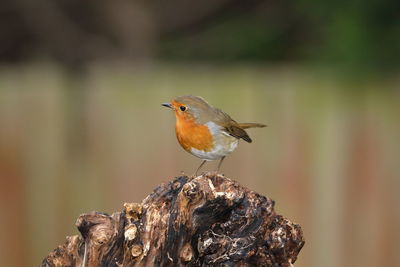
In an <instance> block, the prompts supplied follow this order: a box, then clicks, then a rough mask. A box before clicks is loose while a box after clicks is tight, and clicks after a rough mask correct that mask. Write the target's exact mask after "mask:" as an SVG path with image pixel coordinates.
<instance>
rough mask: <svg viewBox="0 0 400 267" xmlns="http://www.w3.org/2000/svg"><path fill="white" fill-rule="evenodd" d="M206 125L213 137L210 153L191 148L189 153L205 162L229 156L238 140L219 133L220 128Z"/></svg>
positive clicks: (209, 123) (208, 123) (210, 123)
mask: <svg viewBox="0 0 400 267" xmlns="http://www.w3.org/2000/svg"><path fill="white" fill-rule="evenodd" d="M206 125H207V126H208V128H209V129H210V131H211V134H212V135H213V138H214V140H213V142H214V148H213V149H212V150H211V151H203V150H198V149H195V148H192V149H191V151H190V152H191V153H192V154H193V155H195V156H196V157H199V158H201V159H205V160H217V159H220V158H222V157H224V156H226V155H228V154H230V153H231V152H232V151H234V150H235V149H236V147H237V145H238V143H239V139H237V138H236V137H233V136H231V135H229V134H228V133H225V132H223V131H221V130H220V126H218V125H217V124H215V123H213V122H207V123H206Z"/></svg>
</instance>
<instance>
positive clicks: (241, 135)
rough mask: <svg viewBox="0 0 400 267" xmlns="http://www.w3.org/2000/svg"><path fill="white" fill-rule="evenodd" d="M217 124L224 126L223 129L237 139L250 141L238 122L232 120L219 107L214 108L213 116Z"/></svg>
mask: <svg viewBox="0 0 400 267" xmlns="http://www.w3.org/2000/svg"><path fill="white" fill-rule="evenodd" d="M213 119H214V120H215V121H216V122H217V123H218V124H219V125H221V126H222V127H224V129H225V131H226V132H227V133H228V134H229V135H231V136H233V137H236V138H238V139H243V140H244V141H246V142H249V143H251V142H252V140H251V138H250V136H249V135H248V134H247V133H246V131H245V130H243V129H242V128H241V127H240V125H239V123H237V122H236V121H235V120H233V119H232V118H231V117H230V116H229V115H228V114H226V113H225V112H223V111H222V110H220V109H215V113H214V118H213Z"/></svg>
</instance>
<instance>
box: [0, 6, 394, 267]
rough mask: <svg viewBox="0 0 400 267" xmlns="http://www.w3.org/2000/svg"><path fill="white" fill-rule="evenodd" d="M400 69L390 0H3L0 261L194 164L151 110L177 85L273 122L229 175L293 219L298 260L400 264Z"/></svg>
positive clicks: (26, 261)
mask: <svg viewBox="0 0 400 267" xmlns="http://www.w3.org/2000/svg"><path fill="white" fill-rule="evenodd" d="M399 66H400V2H399V1H394V0H384V1H378V0H369V1H335V2H329V1H305V0H301V1H287V0H286V1H259V0H250V1H238V0H213V1H211V0H206V1H198V2H190V1H184V0H170V1H167V2H166V1H157V0H151V1H122V0H115V1H105V0H102V1H93V0H91V1H84V2H82V1H77V0H68V1H67V0H58V1H50V0H38V1H34V2H33V1H28V0H15V1H11V0H6V1H3V2H2V4H1V5H0V208H1V214H2V219H1V220H0V236H1V238H0V266H33V265H38V264H39V263H40V262H41V260H42V259H43V258H44V257H45V256H46V255H47V254H48V253H49V252H50V251H51V250H53V249H54V248H55V247H56V246H57V245H59V244H61V243H63V242H64V240H65V236H67V235H73V234H78V232H77V230H76V229H75V227H74V222H75V220H76V218H77V217H78V216H79V214H81V213H85V212H89V211H92V210H96V211H103V212H108V213H112V212H114V211H119V210H121V209H122V204H123V203H124V202H140V201H141V200H142V199H143V198H144V197H146V195H147V194H149V193H150V192H151V191H152V189H153V188H155V187H156V186H157V185H158V184H160V183H161V182H166V181H169V180H171V179H172V178H173V177H175V176H178V175H180V174H181V173H182V172H184V173H186V174H192V173H193V172H194V170H195V169H196V168H197V167H198V164H200V159H197V158H195V157H193V156H191V155H189V154H188V153H186V152H185V151H184V150H183V149H181V148H180V146H179V144H178V143H177V141H176V138H175V134H174V116H173V114H172V113H171V112H170V111H169V110H167V109H165V108H163V107H161V106H160V103H163V102H166V101H169V100H171V99H172V98H174V97H176V96H179V95H183V94H193V95H200V96H203V97H204V98H205V99H207V100H208V101H209V102H210V103H211V104H212V105H215V106H217V107H219V108H221V109H223V110H224V111H226V112H227V113H229V114H230V115H231V116H232V117H233V118H234V119H236V120H237V121H241V122H261V123H266V124H268V126H269V127H267V128H264V129H254V130H253V129H252V130H249V134H250V136H251V137H252V138H253V140H254V142H253V143H252V144H247V143H241V144H240V145H239V148H238V149H237V150H236V151H235V152H234V153H233V154H231V155H230V156H229V157H228V158H227V159H226V160H225V162H224V164H223V166H222V172H223V173H225V174H226V175H227V176H228V177H231V178H233V179H235V180H238V181H239V182H240V183H242V184H243V185H245V186H247V187H249V188H251V189H254V190H256V191H257V192H259V193H261V194H263V195H267V196H269V197H271V198H273V199H274V200H275V201H276V203H277V204H276V210H277V212H278V213H281V214H284V215H285V216H286V217H288V218H290V219H291V220H293V221H295V222H297V223H299V224H300V225H301V226H302V228H303V231H304V236H305V240H306V244H305V246H304V248H303V250H302V251H301V253H300V255H299V259H298V261H297V262H296V264H295V266H298V267H310V266H311V267H320V266H326V267H339V266H340V267H347V266H348V267H350V266H351V267H352V266H363V267H373V266H395V265H396V263H398V262H399V261H400V254H399V253H398V251H399V250H400V245H399V241H398V240H400V231H398V230H397V227H398V226H399V225H400V209H399V205H400V194H399V188H400V170H399V166H398V165H399V159H400V142H399V138H400V123H399V122H400V105H399V100H400V75H399V74H400V71H399ZM216 164H217V163H209V164H207V165H206V166H205V170H212V169H214V167H215V166H216Z"/></svg>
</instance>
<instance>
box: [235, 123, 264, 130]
mask: <svg viewBox="0 0 400 267" xmlns="http://www.w3.org/2000/svg"><path fill="white" fill-rule="evenodd" d="M239 126H240V128H242V129H247V128H262V127H265V126H267V125H265V124H262V123H252V122H249V123H239Z"/></svg>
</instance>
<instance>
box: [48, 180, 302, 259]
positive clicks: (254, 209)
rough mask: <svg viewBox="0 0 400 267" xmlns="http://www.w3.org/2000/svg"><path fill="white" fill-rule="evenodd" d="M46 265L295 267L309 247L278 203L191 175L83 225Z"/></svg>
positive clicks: (83, 220) (95, 214) (227, 182)
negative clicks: (277, 208) (279, 212)
mask: <svg viewBox="0 0 400 267" xmlns="http://www.w3.org/2000/svg"><path fill="white" fill-rule="evenodd" d="M76 226H77V227H78V229H79V231H80V233H81V235H82V237H79V236H72V237H67V240H66V242H65V243H64V244H63V245H60V246H59V247H58V248H56V249H55V250H54V251H53V252H51V253H50V254H49V255H48V256H47V257H46V258H45V259H44V260H43V262H42V264H41V266H43V267H47V266H268V267H279V266H281V267H286V266H292V263H294V262H295V260H296V258H297V255H298V253H299V251H300V249H301V248H302V246H303V245H304V240H303V234H302V231H301V228H300V226H299V225H297V224H294V223H292V222H290V221H289V220H287V219H285V218H284V217H282V216H281V215H277V214H276V213H275V211H274V201H273V200H271V199H270V198H268V197H264V196H261V195H259V194H257V193H255V192H254V191H251V190H249V189H247V188H244V187H243V186H241V185H240V184H238V183H237V182H235V181H233V180H231V179H228V178H226V177H224V176H223V175H213V174H204V175H202V176H199V177H196V178H193V179H190V178H188V177H186V176H183V177H179V178H176V179H175V180H173V181H171V182H169V183H166V184H162V185H160V186H158V187H157V188H156V189H155V190H154V192H153V193H151V194H150V195H149V196H147V197H146V199H144V200H143V201H142V203H141V204H139V203H125V205H124V210H123V211H122V212H116V213H113V214H112V215H111V216H110V215H107V214H104V213H99V212H91V213H88V214H83V215H81V216H79V218H78V219H77V221H76Z"/></svg>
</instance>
